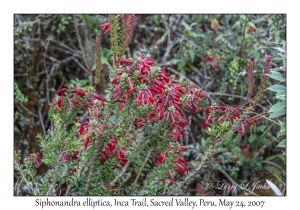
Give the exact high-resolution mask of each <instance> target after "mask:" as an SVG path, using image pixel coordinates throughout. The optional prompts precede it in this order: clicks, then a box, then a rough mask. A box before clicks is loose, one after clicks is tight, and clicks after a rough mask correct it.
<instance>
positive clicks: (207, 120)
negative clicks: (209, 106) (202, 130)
mask: <svg viewBox="0 0 300 210" xmlns="http://www.w3.org/2000/svg"><path fill="white" fill-rule="evenodd" d="M211 117H212V115H211V114H210V115H208V117H207V118H206V120H205V123H206V124H208V123H209V121H210V119H211Z"/></svg>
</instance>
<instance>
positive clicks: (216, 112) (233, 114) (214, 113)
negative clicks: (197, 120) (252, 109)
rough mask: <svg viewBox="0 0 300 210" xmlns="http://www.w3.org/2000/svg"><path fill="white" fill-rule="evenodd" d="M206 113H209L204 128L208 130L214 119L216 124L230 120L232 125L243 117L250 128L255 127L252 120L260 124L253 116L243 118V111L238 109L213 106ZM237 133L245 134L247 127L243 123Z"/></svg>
mask: <svg viewBox="0 0 300 210" xmlns="http://www.w3.org/2000/svg"><path fill="white" fill-rule="evenodd" d="M204 112H206V113H208V116H207V117H206V119H205V122H204V123H203V124H202V128H206V127H207V126H208V125H209V124H210V123H211V122H212V119H214V122H215V123H219V122H221V121H222V120H225V119H226V120H230V124H232V122H233V121H234V120H236V119H240V118H241V117H243V119H244V122H246V123H247V124H248V126H249V127H250V128H252V127H253V125H252V122H251V121H250V120H252V121H253V122H254V123H255V124H256V125H258V122H257V120H256V119H255V118H253V117H251V116H243V113H242V111H241V109H240V108H236V107H230V106H218V105H213V106H211V107H208V108H206V109H205V110H204ZM237 131H238V132H239V133H240V134H242V135H244V134H245V125H244V123H243V122H242V121H241V122H240V130H237Z"/></svg>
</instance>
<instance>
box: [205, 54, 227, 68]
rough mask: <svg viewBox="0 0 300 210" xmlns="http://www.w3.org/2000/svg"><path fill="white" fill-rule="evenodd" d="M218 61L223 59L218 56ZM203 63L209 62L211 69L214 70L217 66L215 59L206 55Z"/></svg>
mask: <svg viewBox="0 0 300 210" xmlns="http://www.w3.org/2000/svg"><path fill="white" fill-rule="evenodd" d="M218 59H221V60H223V59H224V58H223V57H222V56H219V58H218ZM204 61H205V62H210V63H211V67H212V68H213V69H214V68H216V67H217V66H218V61H217V59H215V58H213V57H211V56H210V55H207V56H206V57H205V58H204Z"/></svg>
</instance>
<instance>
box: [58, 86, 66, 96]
mask: <svg viewBox="0 0 300 210" xmlns="http://www.w3.org/2000/svg"><path fill="white" fill-rule="evenodd" d="M65 90H66V88H62V89H60V90H58V91H56V93H57V95H59V96H65Z"/></svg>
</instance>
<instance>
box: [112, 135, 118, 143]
mask: <svg viewBox="0 0 300 210" xmlns="http://www.w3.org/2000/svg"><path fill="white" fill-rule="evenodd" d="M111 140H112V142H114V143H116V144H117V143H118V142H119V140H118V139H117V137H115V136H114V137H112V138H111Z"/></svg>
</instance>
